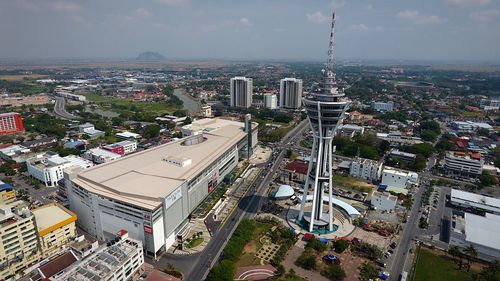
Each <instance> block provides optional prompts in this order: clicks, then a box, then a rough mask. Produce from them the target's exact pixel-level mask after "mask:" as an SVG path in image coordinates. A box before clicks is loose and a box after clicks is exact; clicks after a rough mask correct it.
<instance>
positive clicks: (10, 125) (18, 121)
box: [0, 112, 24, 135]
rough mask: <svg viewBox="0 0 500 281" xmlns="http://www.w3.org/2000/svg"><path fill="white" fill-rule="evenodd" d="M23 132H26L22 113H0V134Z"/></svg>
mask: <svg viewBox="0 0 500 281" xmlns="http://www.w3.org/2000/svg"><path fill="white" fill-rule="evenodd" d="M22 132H24V125H23V117H22V116H21V114H20V113H17V112H9V113H0V135H6V134H12V133H22Z"/></svg>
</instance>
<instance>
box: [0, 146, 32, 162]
mask: <svg viewBox="0 0 500 281" xmlns="http://www.w3.org/2000/svg"><path fill="white" fill-rule="evenodd" d="M30 153H31V149H29V148H27V147H24V146H22V145H17V144H15V145H10V146H7V147H5V148H2V149H0V158H2V159H3V160H6V161H14V162H16V163H24V162H25V161H26V158H29V157H30Z"/></svg>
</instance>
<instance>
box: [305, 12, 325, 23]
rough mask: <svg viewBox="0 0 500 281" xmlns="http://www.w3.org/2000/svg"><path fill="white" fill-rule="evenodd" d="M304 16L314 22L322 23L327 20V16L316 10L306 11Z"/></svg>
mask: <svg viewBox="0 0 500 281" xmlns="http://www.w3.org/2000/svg"><path fill="white" fill-rule="evenodd" d="M306 17H307V20H308V21H310V22H314V23H324V22H326V21H327V20H328V17H327V16H325V15H323V13H321V12H320V11H317V12H315V13H307V14H306Z"/></svg>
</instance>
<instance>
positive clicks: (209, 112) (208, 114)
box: [200, 104, 212, 118]
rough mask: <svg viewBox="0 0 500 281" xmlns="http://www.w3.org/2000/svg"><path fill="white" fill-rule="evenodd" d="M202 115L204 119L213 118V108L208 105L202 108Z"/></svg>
mask: <svg viewBox="0 0 500 281" xmlns="http://www.w3.org/2000/svg"><path fill="white" fill-rule="evenodd" d="M200 115H201V117H204V118H210V117H212V107H211V106H210V105H208V104H205V105H202V106H200Z"/></svg>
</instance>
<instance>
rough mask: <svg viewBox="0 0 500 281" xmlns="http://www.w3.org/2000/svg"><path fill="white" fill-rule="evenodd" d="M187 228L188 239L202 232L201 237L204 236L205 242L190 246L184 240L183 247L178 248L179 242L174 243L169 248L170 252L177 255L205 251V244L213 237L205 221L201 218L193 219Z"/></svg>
mask: <svg viewBox="0 0 500 281" xmlns="http://www.w3.org/2000/svg"><path fill="white" fill-rule="evenodd" d="M186 228H187V229H189V232H188V234H187V235H185V237H186V238H187V239H192V238H193V237H194V236H195V235H196V234H197V233H201V235H200V236H199V237H200V238H203V242H201V243H200V244H199V245H197V246H195V247H193V248H188V247H187V246H186V245H187V244H188V243H187V242H184V247H183V249H179V248H177V243H174V245H173V246H172V247H170V249H168V253H170V254H176V255H190V254H194V253H198V252H201V251H203V249H205V246H207V244H208V242H209V241H210V239H211V237H210V232H209V231H208V229H207V227H206V225H205V223H204V221H203V220H201V219H196V220H192V221H191V222H189V223H188V226H187V227H186Z"/></svg>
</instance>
